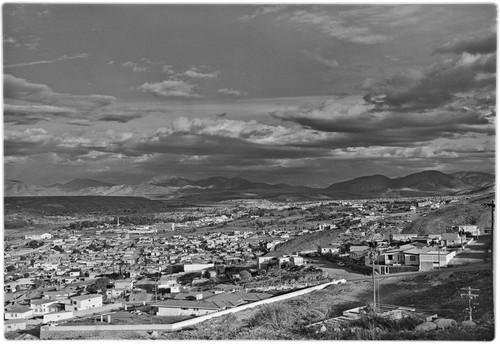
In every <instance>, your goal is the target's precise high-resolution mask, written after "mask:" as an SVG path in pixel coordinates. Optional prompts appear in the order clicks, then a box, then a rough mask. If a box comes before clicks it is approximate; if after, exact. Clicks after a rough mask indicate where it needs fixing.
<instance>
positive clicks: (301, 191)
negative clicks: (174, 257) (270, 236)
mask: <svg viewBox="0 0 500 344" xmlns="http://www.w3.org/2000/svg"><path fill="white" fill-rule="evenodd" d="M494 187H495V175H493V174H489V173H484V172H472V171H469V172H457V173H451V174H445V173H442V172H439V171H423V172H419V173H414V174H410V175H408V176H405V177H399V178H389V177H386V176H383V175H372V176H365V177H360V178H356V179H352V180H348V181H344V182H340V183H335V184H332V185H330V186H328V187H326V188H324V189H321V188H311V187H305V186H293V185H288V184H268V183H256V182H251V181H249V180H247V179H243V178H239V177H234V178H227V177H211V178H207V179H201V180H190V179H186V178H183V177H176V176H158V177H154V178H151V179H150V180H148V181H146V182H141V183H139V184H135V185H129V184H113V183H108V182H101V181H98V180H93V179H74V180H72V181H70V182H67V183H63V184H62V183H58V184H53V185H49V186H38V185H29V184H25V183H23V182H22V181H19V180H6V181H5V185H4V195H5V196H7V197H15V196H89V195H92V196H140V197H146V198H150V199H189V200H204V201H220V200H224V199H235V198H266V199H274V200H282V201H296V200H307V199H356V198H377V197H417V196H443V195H461V194H473V193H479V192H481V193H482V192H494Z"/></svg>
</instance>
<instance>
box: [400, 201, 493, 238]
mask: <svg viewBox="0 0 500 344" xmlns="http://www.w3.org/2000/svg"><path fill="white" fill-rule="evenodd" d="M467 224H469V225H477V226H478V227H479V228H481V229H483V230H484V228H488V229H489V228H491V211H490V209H489V208H487V207H485V206H483V204H482V202H474V203H470V204H461V205H448V206H445V207H442V208H440V209H437V210H435V211H432V212H429V213H427V215H426V216H425V217H420V218H418V219H416V220H415V221H413V222H412V223H411V224H408V226H407V227H406V228H404V230H403V232H404V233H417V234H420V235H425V234H435V233H444V232H446V231H447V230H448V231H449V227H450V226H458V225H467Z"/></svg>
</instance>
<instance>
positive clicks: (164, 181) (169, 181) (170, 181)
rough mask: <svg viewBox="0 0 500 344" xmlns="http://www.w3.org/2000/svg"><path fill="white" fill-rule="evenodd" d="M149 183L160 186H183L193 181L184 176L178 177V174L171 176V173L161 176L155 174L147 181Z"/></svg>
mask: <svg viewBox="0 0 500 344" xmlns="http://www.w3.org/2000/svg"><path fill="white" fill-rule="evenodd" d="M147 183H148V184H151V185H159V186H177V187H182V186H186V185H191V183H192V182H191V181H190V180H188V179H186V178H183V177H178V176H173V175H172V176H171V175H167V174H164V175H160V176H155V177H153V178H151V179H150V180H148V181H147Z"/></svg>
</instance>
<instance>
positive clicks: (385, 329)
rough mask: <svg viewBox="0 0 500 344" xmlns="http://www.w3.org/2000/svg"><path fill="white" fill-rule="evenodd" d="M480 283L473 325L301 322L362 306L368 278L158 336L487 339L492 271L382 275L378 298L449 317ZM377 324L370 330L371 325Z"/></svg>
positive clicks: (460, 311)
mask: <svg viewBox="0 0 500 344" xmlns="http://www.w3.org/2000/svg"><path fill="white" fill-rule="evenodd" d="M468 286H470V287H472V288H477V289H479V292H478V293H479V295H480V297H479V298H478V299H477V301H476V303H477V304H476V307H475V309H474V312H473V317H474V321H475V322H476V324H477V326H476V327H474V328H472V329H465V328H462V327H460V326H459V327H456V328H453V329H448V330H436V331H431V332H416V331H415V330H414V328H415V326H416V325H418V324H419V323H421V322H422V321H421V320H417V319H415V318H409V319H405V320H403V321H394V320H387V319H382V318H380V317H377V316H367V317H366V318H364V319H361V320H359V321H356V322H354V323H351V324H346V325H345V326H344V327H343V328H340V329H337V330H336V329H334V328H333V327H332V326H331V325H326V330H325V331H317V329H318V328H306V327H305V325H308V324H311V323H313V322H317V321H321V320H323V319H325V318H331V317H334V316H338V315H340V314H341V313H342V311H343V310H345V309H348V308H352V307H356V306H361V305H364V304H366V303H368V302H369V300H370V299H371V295H372V294H371V287H370V282H363V283H361V284H359V285H358V284H347V285H343V286H332V287H329V288H327V289H325V290H320V291H317V292H314V293H311V294H307V295H303V296H301V297H297V298H294V299H291V300H287V301H282V302H277V303H273V304H270V305H264V306H260V307H257V308H255V309H250V310H246V311H242V312H238V313H236V314H233V315H229V316H223V317H220V318H215V319H212V320H208V321H206V322H203V323H201V324H199V325H197V326H195V327H194V328H192V329H191V330H183V331H179V332H174V333H163V334H162V337H161V338H162V339H188V340H196V339H212V340H214V339H217V340H221V339H226V340H227V339H230V340H239V339H253V340H256V339H271V340H306V339H323V340H476V341H477V340H481V341H482V340H492V339H493V337H494V319H493V288H492V287H491V286H492V273H491V271H488V270H483V271H477V272H455V273H450V272H443V273H441V274H439V275H432V276H415V277H404V278H395V279H391V280H385V281H384V282H383V284H382V286H381V295H382V300H383V303H386V304H394V305H400V306H411V307H416V308H418V309H424V310H427V311H428V312H431V313H437V314H438V316H439V317H443V318H453V319H455V320H456V321H457V322H458V323H460V322H461V321H462V320H464V319H465V318H466V313H465V312H464V309H465V301H464V299H462V298H461V297H460V294H461V293H462V292H463V291H462V290H461V288H464V287H468ZM377 327H378V328H379V329H378V330H375V328H377Z"/></svg>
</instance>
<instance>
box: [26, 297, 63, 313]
mask: <svg viewBox="0 0 500 344" xmlns="http://www.w3.org/2000/svg"><path fill="white" fill-rule="evenodd" d="M54 303H57V300H47V299H37V300H31V301H30V308H31V309H33V315H34V316H42V315H44V314H47V313H50V312H52V311H53V310H52V309H51V308H50V306H51V305H52V304H54Z"/></svg>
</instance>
